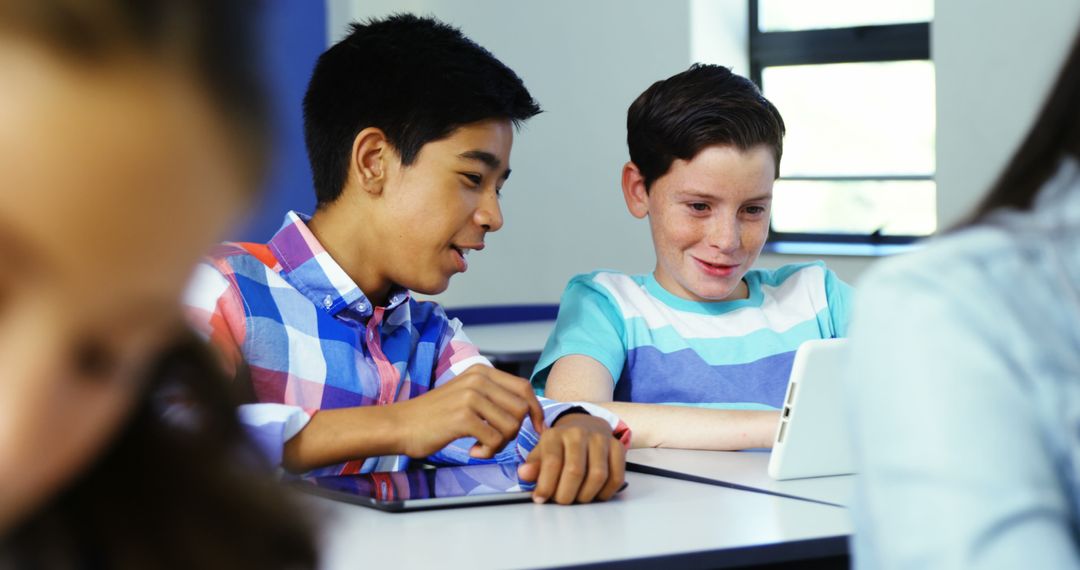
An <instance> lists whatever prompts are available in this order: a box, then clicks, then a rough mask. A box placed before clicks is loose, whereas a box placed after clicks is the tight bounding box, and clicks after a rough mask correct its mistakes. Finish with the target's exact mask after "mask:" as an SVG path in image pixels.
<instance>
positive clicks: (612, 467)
mask: <svg viewBox="0 0 1080 570" xmlns="http://www.w3.org/2000/svg"><path fill="white" fill-rule="evenodd" d="M613 439H614V438H613ZM625 479H626V449H624V448H623V446H622V444H621V443H619V442H618V441H617V440H616V441H613V442H611V447H610V449H608V480H607V483H605V484H604V488H603V489H601V490H600V494H599V495H598V496H597V498H598V499H600V500H601V501H606V500H608V499H610V498H612V497H614V496H615V493H618V492H619V489H620V488H622V484H623V481H624V480H625Z"/></svg>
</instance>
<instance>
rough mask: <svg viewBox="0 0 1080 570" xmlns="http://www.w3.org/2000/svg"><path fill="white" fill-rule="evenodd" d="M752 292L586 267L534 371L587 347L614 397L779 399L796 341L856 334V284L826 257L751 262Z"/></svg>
mask: <svg viewBox="0 0 1080 570" xmlns="http://www.w3.org/2000/svg"><path fill="white" fill-rule="evenodd" d="M744 280H745V281H746V284H747V287H748V289H749V296H748V298H746V299H739V300H735V301H720V302H714V303H701V302H695V301H689V300H686V299H683V298H681V297H677V296H675V295H673V294H672V293H670V292H668V291H667V290H665V289H664V288H663V287H662V286H661V285H660V284H659V283H657V281H656V279H655V278H654V277H653V276H652V275H651V274H650V275H626V274H623V273H616V272H610V271H597V272H594V273H589V274H583V275H578V276H576V277H574V278H573V279H571V280H570V283H569V284H567V286H566V291H565V292H564V293H563V297H562V302H561V305H560V307H559V317H558V321H557V322H556V325H555V330H554V331H553V332H552V333H551V336H550V337H549V338H548V341H547V345H546V346H545V347H544V352H543V354H542V355H541V356H540V361H539V362H538V363H537V366H536V370H535V371H534V372H533V384H534V386H536V388H537V389H538V391H540V392H541V393H542V391H543V387H544V385H545V383H546V381H547V375H548V372H549V371H550V368H551V365H553V364H554V363H555V361H556V360H558V359H559V358H562V357H563V356H568V355H571V354H582V355H585V356H589V357H592V358H594V359H596V360H597V361H598V362H600V363H601V364H603V365H604V366H605V367H606V368H607V369H608V371H609V372H611V377H612V378H613V379H615V393H614V399H615V400H616V401H623V402H648V403H663V404H684V405H692V406H702V407H715V408H726V409H772V408H778V407H779V406H780V404H781V402H782V401H783V399H784V391H785V390H786V388H787V381H788V376H789V375H790V373H791V364H792V360H793V359H794V357H795V349H797V348H798V347H799V345H800V344H802V343H803V342H805V341H807V340H811V339H821V338H836V337H842V336H845V335H846V333H847V323H848V308H849V307H850V306H851V298H852V294H853V289H852V288H851V287H850V286H849V285H848V284H847V283H844V282H843V281H841V280H840V279H839V278H838V277H837V276H836V274H835V273H833V272H832V271H830V270H828V269H826V267H825V264H824V263H822V262H820V261H819V262H814V263H807V264H793V265H785V266H783V267H781V268H779V269H775V270H768V269H752V270H750V271H749V272H747V274H746V276H745V278H744Z"/></svg>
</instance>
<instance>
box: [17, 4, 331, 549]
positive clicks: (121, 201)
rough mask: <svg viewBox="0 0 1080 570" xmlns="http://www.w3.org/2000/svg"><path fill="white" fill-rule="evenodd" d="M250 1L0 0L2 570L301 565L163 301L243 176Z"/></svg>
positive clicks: (228, 404) (235, 205) (257, 129)
mask: <svg viewBox="0 0 1080 570" xmlns="http://www.w3.org/2000/svg"><path fill="white" fill-rule="evenodd" d="M253 12H255V10H254V6H253V5H252V4H251V3H248V2H225V1H210V0H206V1H187V0H155V1H143V2H130V1H121V0H114V1H107V0H106V1H100V2H79V1H75V0H44V1H42V0H26V1H14V0H0V69H2V70H3V73H0V177H2V178H0V181H2V183H0V568H6V567H19V568H22V567H43V568H54V567H60V568H63V567H94V568H114V567H115V568H150V567H154V568H169V567H176V568H181V567H183V568H217V567H228V568H247V567H251V568H281V567H288V568H307V567H313V566H314V564H315V553H314V546H313V544H312V541H311V538H310V535H309V531H308V529H307V525H306V523H305V522H304V521H303V519H302V518H301V517H298V516H297V515H296V514H295V512H294V511H293V510H292V509H291V508H290V506H289V505H288V504H286V503H285V502H284V500H283V498H281V497H280V496H279V493H278V490H277V489H276V488H275V487H274V485H273V483H272V482H271V481H270V480H269V479H268V478H266V477H263V476H261V475H260V474H257V473H256V470H255V469H254V468H255V467H256V461H257V459H256V458H257V457H258V455H257V454H255V453H252V452H248V451H247V449H248V442H247V440H246V439H245V436H244V435H243V431H242V430H241V428H240V427H239V424H238V423H237V420H236V418H235V415H234V398H233V395H232V394H229V393H226V392H225V391H224V390H226V386H228V384H227V383H226V382H224V381H222V380H221V379H220V378H218V377H217V376H216V374H215V371H216V370H217V368H218V367H217V365H216V363H215V362H213V361H212V360H211V359H209V358H207V357H206V356H205V355H204V353H203V352H202V345H201V343H200V342H198V341H194V340H191V339H190V337H189V336H188V334H187V333H185V328H184V327H183V325H182V319H181V312H180V310H179V297H180V294H181V292H182V289H183V287H184V285H185V283H186V282H187V280H188V277H189V274H190V272H191V270H192V268H193V266H194V264H195V263H196V261H197V259H198V258H199V256H200V254H202V253H203V252H204V251H205V250H206V249H208V248H209V246H210V245H211V244H212V243H213V242H214V241H216V240H217V239H220V238H221V234H222V233H223V232H224V230H225V229H226V228H227V227H228V225H229V224H230V223H231V222H233V221H234V217H235V216H236V215H237V214H239V213H240V212H241V210H242V209H243V208H245V207H246V206H247V205H249V202H250V201H251V200H252V198H253V196H252V195H251V192H250V191H249V190H248V189H250V188H255V187H257V186H258V184H259V183H260V173H261V171H262V163H263V161H264V152H265V135H266V133H265V132H264V131H265V123H264V118H265V117H264V112H263V105H262V101H261V98H260V95H261V93H260V89H259V82H258V77H257V74H256V73H255V71H254V68H255V65H254V63H253V62H255V61H257V58H256V52H255V49H254V48H255V44H254V37H253V33H254V30H253V29H252V14H253Z"/></svg>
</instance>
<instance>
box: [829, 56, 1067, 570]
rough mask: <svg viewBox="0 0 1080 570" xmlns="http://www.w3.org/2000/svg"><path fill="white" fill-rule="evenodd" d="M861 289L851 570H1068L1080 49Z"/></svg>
mask: <svg viewBox="0 0 1080 570" xmlns="http://www.w3.org/2000/svg"><path fill="white" fill-rule="evenodd" d="M860 285H861V287H860V290H859V293H858V295H857V296H856V305H855V311H854V315H855V320H854V323H853V329H852V330H853V333H852V349H853V350H852V354H853V356H852V359H853V360H852V363H851V367H850V370H849V374H848V377H849V388H850V391H851V395H852V398H851V404H852V406H851V414H852V417H853V419H854V424H853V426H852V430H851V431H852V433H853V434H854V438H855V450H856V455H857V458H858V460H859V462H858V467H857V469H858V473H859V476H858V477H857V478H856V486H857V491H856V496H855V501H854V505H853V509H852V513H853V519H854V522H855V538H854V541H853V543H852V544H853V555H854V561H855V566H856V567H858V568H918V569H924V568H1076V567H1078V566H1080V534H1078V531H1077V529H1078V528H1080V501H1078V497H1080V479H1078V467H1080V440H1078V439H1077V435H1078V433H1080V432H1078V430H1080V42H1078V41H1076V40H1074V44H1073V47H1072V51H1071V52H1070V54H1069V55H1068V57H1067V59H1066V63H1065V65H1064V67H1063V68H1062V70H1061V72H1060V75H1059V76H1058V79H1057V82H1056V84H1055V86H1054V88H1053V90H1052V91H1051V92H1050V95H1049V97H1048V98H1047V99H1046V101H1045V103H1044V106H1043V109H1042V111H1041V113H1040V115H1039V116H1038V118H1037V120H1036V121H1035V124H1034V126H1033V127H1032V129H1031V131H1030V132H1029V133H1028V135H1027V138H1026V139H1025V140H1024V142H1023V143H1022V144H1021V146H1020V147H1019V150H1018V151H1017V152H1016V154H1015V155H1014V156H1013V158H1012V160H1011V162H1010V163H1009V164H1008V166H1007V167H1006V168H1005V170H1004V172H1003V173H1002V175H1001V176H1000V178H998V180H997V182H996V183H995V185H994V186H993V188H991V189H990V192H989V193H988V195H987V197H986V198H985V199H984V201H983V203H982V204H981V205H980V206H979V207H978V209H977V210H976V212H975V213H974V214H973V215H972V216H971V218H970V220H969V221H968V222H966V223H965V224H963V225H962V226H961V227H960V228H958V229H956V230H954V231H952V232H949V233H948V234H947V235H946V236H944V237H942V238H940V239H936V240H934V241H933V242H931V243H930V244H929V245H927V247H926V248H925V249H924V250H922V251H919V252H917V253H914V254H911V255H906V256H903V257H901V258H898V259H895V260H890V261H888V262H884V263H882V264H881V265H880V266H877V267H875V268H874V269H873V270H872V271H871V272H870V273H869V274H868V276H867V278H866V279H865V280H864V281H863V282H862V283H861V284H860Z"/></svg>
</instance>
